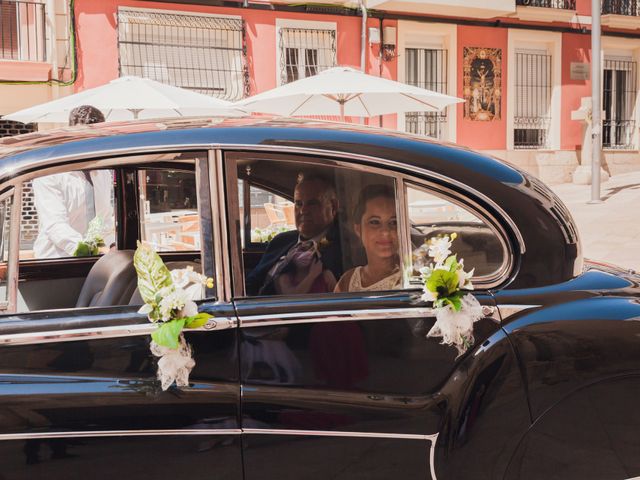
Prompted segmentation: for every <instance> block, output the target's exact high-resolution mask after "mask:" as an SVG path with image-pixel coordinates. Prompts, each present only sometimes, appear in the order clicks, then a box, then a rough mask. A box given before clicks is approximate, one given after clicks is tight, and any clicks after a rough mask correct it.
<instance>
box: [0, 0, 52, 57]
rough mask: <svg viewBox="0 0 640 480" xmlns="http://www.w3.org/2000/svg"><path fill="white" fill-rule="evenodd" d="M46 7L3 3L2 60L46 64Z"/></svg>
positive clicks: (13, 1) (0, 20) (0, 5)
mask: <svg viewBox="0 0 640 480" xmlns="http://www.w3.org/2000/svg"><path fill="white" fill-rule="evenodd" d="M44 9H45V5H44V3H42V2H38V1H22V0H0V58H1V59H5V60H18V61H28V62H46V60H47V59H46V38H45V37H46V31H45V21H46V19H45V10H44Z"/></svg>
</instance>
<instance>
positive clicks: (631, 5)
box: [602, 0, 640, 17]
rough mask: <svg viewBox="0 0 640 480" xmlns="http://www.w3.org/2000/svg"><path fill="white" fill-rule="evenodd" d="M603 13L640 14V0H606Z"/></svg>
mask: <svg viewBox="0 0 640 480" xmlns="http://www.w3.org/2000/svg"><path fill="white" fill-rule="evenodd" d="M602 14H603V15H629V16H635V17H637V16H640V0H604V1H603V2H602Z"/></svg>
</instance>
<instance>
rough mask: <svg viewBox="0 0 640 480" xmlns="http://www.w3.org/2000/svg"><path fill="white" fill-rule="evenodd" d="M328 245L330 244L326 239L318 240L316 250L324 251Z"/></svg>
mask: <svg viewBox="0 0 640 480" xmlns="http://www.w3.org/2000/svg"><path fill="white" fill-rule="evenodd" d="M330 244H331V242H330V241H329V239H328V238H327V237H323V238H322V240H320V241H319V242H318V250H324V249H325V248H327V247H328V246H329V245H330Z"/></svg>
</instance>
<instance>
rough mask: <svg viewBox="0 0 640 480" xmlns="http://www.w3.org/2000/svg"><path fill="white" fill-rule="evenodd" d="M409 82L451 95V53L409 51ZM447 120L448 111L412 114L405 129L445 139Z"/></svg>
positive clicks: (407, 56) (406, 115) (406, 117)
mask: <svg viewBox="0 0 640 480" xmlns="http://www.w3.org/2000/svg"><path fill="white" fill-rule="evenodd" d="M405 57H406V72H405V74H406V75H405V76H406V82H407V83H408V84H409V85H414V86H416V87H421V88H426V89H427V90H432V91H434V92H438V93H445V94H446V93H447V71H448V57H447V51H446V50H441V49H426V48H407V49H405ZM446 121H447V109H446V108H445V109H443V110H442V111H441V112H408V113H406V114H405V130H406V131H407V132H410V133H417V134H419V135H426V136H428V137H433V138H441V137H442V125H443V124H446Z"/></svg>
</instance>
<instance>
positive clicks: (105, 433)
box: [0, 428, 242, 441]
mask: <svg viewBox="0 0 640 480" xmlns="http://www.w3.org/2000/svg"><path fill="white" fill-rule="evenodd" d="M240 434H242V430H240V429H239V428H216V429H195V428H194V429H176V430H92V431H86V432H83V431H78V432H38V433H3V434H0V441H12V440H38V439H48V438H91V437H140V436H167V435H240Z"/></svg>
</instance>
